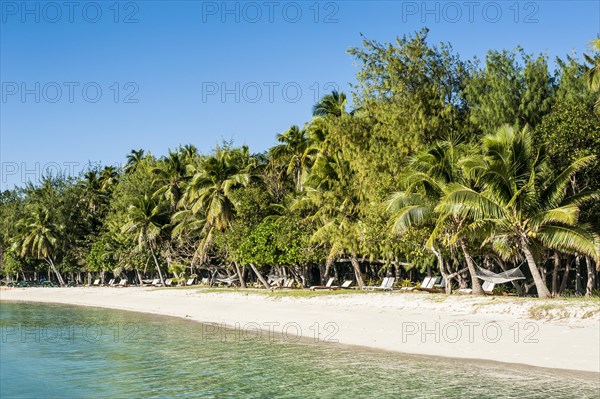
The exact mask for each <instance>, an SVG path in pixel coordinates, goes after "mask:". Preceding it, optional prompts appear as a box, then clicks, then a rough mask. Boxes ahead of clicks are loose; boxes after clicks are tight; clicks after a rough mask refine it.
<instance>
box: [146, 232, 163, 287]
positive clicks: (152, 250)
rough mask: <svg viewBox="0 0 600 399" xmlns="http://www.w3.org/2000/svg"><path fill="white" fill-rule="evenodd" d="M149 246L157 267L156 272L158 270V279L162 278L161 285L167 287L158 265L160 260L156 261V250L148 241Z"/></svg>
mask: <svg viewBox="0 0 600 399" xmlns="http://www.w3.org/2000/svg"><path fill="white" fill-rule="evenodd" d="M148 246H149V247H150V252H151V253H152V259H154V264H155V265H156V270H158V277H160V285H162V286H163V287H164V286H165V280H164V279H163V275H162V272H161V271H160V265H159V264H158V259H156V255H155V254H154V248H152V244H150V241H148Z"/></svg>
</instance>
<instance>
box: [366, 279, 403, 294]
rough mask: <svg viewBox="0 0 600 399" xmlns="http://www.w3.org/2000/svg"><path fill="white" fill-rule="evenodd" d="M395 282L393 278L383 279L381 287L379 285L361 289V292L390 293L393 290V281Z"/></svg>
mask: <svg viewBox="0 0 600 399" xmlns="http://www.w3.org/2000/svg"><path fill="white" fill-rule="evenodd" d="M395 280H396V278H395V277H384V279H383V281H382V282H381V285H379V286H368V287H363V290H385V291H391V290H392V289H393V286H394V281H395Z"/></svg>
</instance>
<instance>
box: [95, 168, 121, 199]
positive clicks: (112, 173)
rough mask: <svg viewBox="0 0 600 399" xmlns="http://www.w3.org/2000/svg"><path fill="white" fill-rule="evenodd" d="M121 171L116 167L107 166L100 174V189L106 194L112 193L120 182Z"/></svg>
mask: <svg viewBox="0 0 600 399" xmlns="http://www.w3.org/2000/svg"><path fill="white" fill-rule="evenodd" d="M119 177H120V176H119V171H118V170H117V168H116V167H114V166H105V167H104V169H102V172H101V173H100V177H99V182H100V187H101V188H102V190H103V191H104V192H106V193H111V192H112V189H113V188H114V187H115V186H116V185H117V183H118V182H119Z"/></svg>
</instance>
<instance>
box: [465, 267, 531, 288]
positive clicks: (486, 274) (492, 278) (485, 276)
mask: <svg viewBox="0 0 600 399" xmlns="http://www.w3.org/2000/svg"><path fill="white" fill-rule="evenodd" d="M520 268H521V265H519V266H517V267H515V268H514V269H510V270H507V271H505V272H501V273H493V272H491V271H489V270H486V269H483V268H481V267H479V266H477V277H479V279H481V280H483V281H487V282H490V283H495V284H502V283H508V282H509V281H513V280H525V276H524V275H523V273H522V272H521V270H520Z"/></svg>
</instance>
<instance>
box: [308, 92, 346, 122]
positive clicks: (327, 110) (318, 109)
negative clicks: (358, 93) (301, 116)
mask: <svg viewBox="0 0 600 399" xmlns="http://www.w3.org/2000/svg"><path fill="white" fill-rule="evenodd" d="M347 103H348V100H347V99H346V94H344V92H340V93H338V92H337V91H336V90H333V91H332V92H331V93H330V94H327V95H325V96H324V97H323V98H321V99H320V100H319V102H318V103H316V104H315V105H314V106H313V116H328V115H332V116H342V115H343V114H345V113H346V105H347Z"/></svg>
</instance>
